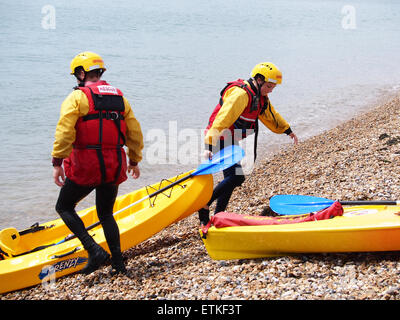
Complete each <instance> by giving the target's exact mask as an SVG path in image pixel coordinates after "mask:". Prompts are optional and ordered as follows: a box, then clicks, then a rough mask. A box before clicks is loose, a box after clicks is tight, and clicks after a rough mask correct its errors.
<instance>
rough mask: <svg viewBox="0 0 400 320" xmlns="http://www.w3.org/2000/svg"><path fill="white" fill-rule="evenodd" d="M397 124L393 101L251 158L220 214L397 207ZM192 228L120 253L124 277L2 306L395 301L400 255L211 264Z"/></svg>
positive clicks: (61, 283)
mask: <svg viewBox="0 0 400 320" xmlns="http://www.w3.org/2000/svg"><path fill="white" fill-rule="evenodd" d="M399 120H400V95H399V94H398V95H397V96H395V97H394V98H391V99H388V100H387V101H384V102H382V103H381V104H380V105H377V106H374V107H373V108H372V109H370V111H367V112H365V113H364V114H361V115H358V116H357V117H355V118H353V119H350V120H349V121H346V122H344V123H342V124H339V125H338V126H337V127H335V128H333V129H331V130H329V131H326V132H323V133H321V134H319V135H317V136H314V137H311V138H309V139H307V140H305V141H300V142H299V144H298V145H297V146H294V145H289V146H285V147H283V148H281V150H280V151H278V152H276V153H274V154H273V155H271V156H268V157H264V159H260V158H259V159H258V160H257V163H256V166H255V168H254V170H253V171H252V172H251V173H250V174H249V175H248V176H247V179H246V181H245V183H244V184H243V185H242V186H241V187H239V188H237V189H236V190H235V192H234V194H233V196H232V198H231V201H230V204H229V206H228V208H227V211H231V212H236V213H241V214H253V215H259V214H260V213H261V211H262V210H263V209H264V208H265V207H266V206H267V205H268V201H269V198H270V197H272V196H273V195H276V194H303V195H312V196H322V197H326V198H330V199H340V200H386V199H391V200H397V199H400V131H399V124H400V122H399ZM316 125H318V123H316ZM294 130H295V128H294ZM297 134H298V135H299V134H300V133H298V132H297ZM260 147H261V146H259V148H260ZM259 154H261V153H259ZM198 227H199V222H198V218H197V213H195V214H193V215H192V216H190V217H189V218H187V219H185V220H183V221H180V222H178V223H176V224H174V225H172V226H170V227H168V228H166V229H164V230H163V231H161V232H160V233H158V234H156V235H155V236H153V237H152V238H150V239H148V240H146V241H144V242H142V243H141V244H139V245H137V246H136V247H134V248H131V249H130V250H127V251H125V252H124V258H125V259H126V261H127V269H128V274H126V275H115V276H110V275H109V272H108V271H109V267H103V268H101V269H99V270H98V271H96V272H94V273H93V274H90V275H88V276H83V275H79V274H75V275H70V276H67V277H64V278H61V279H58V280H57V281H56V283H55V285H54V287H53V288H44V287H43V286H41V285H38V286H35V287H33V288H29V289H25V290H20V291H16V292H12V293H8V294H3V295H0V299H2V300H53V299H56V300H81V299H90V300H92V299H94V300H104V299H112V300H122V299H135V300H237V299H239V300H240V299H246V300H247V299H248V300H351V299H353V300H389V299H390V300H400V252H380V253H377V252H375V253H372V252H364V253H332V254H325V253H321V254H301V255H293V256H284V257H273V258H263V259H249V260H231V261H225V260H223V261H215V260H212V259H211V258H210V257H209V256H208V254H207V251H206V249H205V247H204V245H203V242H202V240H201V238H200V235H199V231H198Z"/></svg>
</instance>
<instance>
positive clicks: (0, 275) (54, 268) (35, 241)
mask: <svg viewBox="0 0 400 320" xmlns="http://www.w3.org/2000/svg"><path fill="white" fill-rule="evenodd" d="M188 174H190V172H188V173H184V174H182V175H179V176H176V177H173V178H170V179H168V180H163V181H161V182H159V183H156V184H154V185H151V186H147V187H144V188H142V189H139V190H137V191H133V192H131V193H128V194H125V195H122V196H119V197H118V198H117V200H116V202H115V206H114V213H115V212H117V211H121V212H119V213H118V214H115V219H116V221H117V223H118V226H119V230H120V234H121V249H122V250H127V249H129V248H131V247H133V246H135V245H137V244H139V243H141V242H143V241H144V240H146V239H148V238H150V237H151V236H153V235H154V234H156V233H158V232H159V231H161V230H162V229H164V228H166V227H167V226H169V225H170V224H172V223H174V222H177V221H179V220H181V219H183V218H185V217H187V216H189V215H191V214H192V213H194V212H196V211H197V210H198V209H200V208H201V207H203V206H204V205H205V204H206V203H207V202H208V201H209V199H210V198H211V194H212V189H213V178H212V175H211V174H208V175H197V176H193V177H191V178H190V179H187V180H185V181H184V182H182V183H180V184H177V185H175V186H173V187H171V188H169V189H167V190H165V191H163V192H162V193H160V194H157V195H156V196H154V197H150V198H148V199H146V200H144V201H139V203H137V204H136V205H134V206H132V207H129V208H128V209H126V210H122V209H123V208H126V207H127V206H129V205H130V204H132V203H135V202H138V200H140V199H143V198H145V197H146V196H148V195H149V194H152V193H153V192H154V191H156V190H159V189H161V188H163V187H165V186H167V185H169V184H171V183H173V182H174V181H177V180H178V179H181V178H182V177H184V176H187V175H188ZM78 214H79V216H80V217H81V218H82V220H83V221H84V223H85V226H86V227H88V226H90V225H92V224H93V223H96V222H97V221H98V219H97V213H96V209H95V207H94V206H93V207H91V208H88V209H85V210H82V211H80V212H78ZM89 233H90V234H91V235H92V236H93V237H94V239H95V241H96V242H97V243H99V244H100V245H101V246H102V247H103V248H104V249H106V250H107V251H109V249H108V246H107V243H106V240H105V237H104V233H103V230H102V228H101V225H99V226H97V227H95V228H93V229H91V230H90V231H89ZM69 234H70V231H69V229H68V228H67V227H66V226H65V224H64V223H63V221H62V220H61V219H57V220H54V221H50V222H47V223H44V224H42V225H39V226H34V227H32V228H31V229H27V230H24V231H20V232H19V231H17V230H15V228H8V229H4V230H2V231H0V249H1V251H0V252H1V253H0V255H1V256H2V258H3V260H0V293H5V292H9V291H14V290H18V289H21V288H26V287H30V286H33V285H36V284H40V283H45V282H46V281H47V282H48V281H49V279H50V280H51V278H53V279H54V277H56V278H59V277H62V276H64V275H67V274H71V273H74V272H76V271H79V270H80V269H82V268H83V266H84V265H85V263H86V261H87V252H86V251H85V250H84V249H83V248H82V245H81V243H80V241H79V240H78V239H76V238H74V239H71V240H68V241H64V239H65V237H66V236H68V235H69ZM58 242H62V243H60V244H57V243H58ZM41 247H45V248H44V249H41ZM46 247H47V248H46Z"/></svg>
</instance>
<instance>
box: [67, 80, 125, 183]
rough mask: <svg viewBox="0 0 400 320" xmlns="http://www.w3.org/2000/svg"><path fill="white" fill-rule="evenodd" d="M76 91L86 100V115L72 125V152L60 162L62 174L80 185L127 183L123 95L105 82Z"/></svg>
mask: <svg viewBox="0 0 400 320" xmlns="http://www.w3.org/2000/svg"><path fill="white" fill-rule="evenodd" d="M77 89H79V90H82V91H83V92H84V93H85V95H86V96H87V98H88V101H89V112H88V114H87V115H85V116H83V117H80V118H79V119H78V121H77V123H76V125H75V129H76V138H75V142H74V144H73V150H72V153H71V154H70V156H69V157H68V158H66V159H65V160H64V169H65V174H66V176H67V177H68V178H69V179H71V180H72V181H74V182H75V183H77V184H80V185H91V186H95V185H99V184H103V183H113V184H120V183H122V182H123V181H125V180H126V179H127V175H126V169H127V163H126V154H125V150H124V148H123V146H124V144H125V134H126V123H125V121H124V111H125V105H124V101H123V98H122V97H123V94H122V92H121V91H120V90H119V89H117V88H115V87H113V86H110V85H109V84H108V83H107V82H105V81H98V82H96V83H92V84H90V85H87V86H85V87H77Z"/></svg>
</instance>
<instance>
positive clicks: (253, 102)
mask: <svg viewBox="0 0 400 320" xmlns="http://www.w3.org/2000/svg"><path fill="white" fill-rule="evenodd" d="M248 82H249V84H250V87H249V86H248V85H247V84H246V83H245V82H244V80H243V79H238V80H236V81H232V82H228V84H227V85H226V86H225V88H223V89H222V91H221V98H220V100H219V103H218V104H217V106H216V107H215V109H214V111H213V113H212V114H211V116H210V119H209V121H208V126H207V128H206V130H205V134H207V131H208V130H209V129H210V128H211V126H212V124H213V122H214V120H215V118H216V117H217V114H218V112H219V110H220V109H221V107H222V105H223V102H224V101H223V99H224V95H225V92H226V91H227V90H228V89H230V88H232V87H235V86H236V87H240V88H242V89H244V90H245V91H246V92H247V95H248V97H249V102H248V104H247V106H246V108H245V109H244V111H243V112H242V114H241V115H240V116H239V118H238V119H237V120H236V121H235V122H234V124H233V125H232V126H231V127H230V128H228V129H229V131H230V133H231V137H234V138H235V139H236V140H240V139H244V138H246V137H247V136H248V135H250V134H252V133H254V132H256V131H257V129H258V123H257V119H258V116H259V115H260V113H261V112H262V110H263V108H262V106H263V105H264V97H262V96H261V97H260V96H259V95H258V94H257V93H256V90H257V89H256V88H255V87H254V85H253V84H252V83H251V80H249V81H248ZM235 129H240V130H241V135H239V137H238V136H237V134H236V135H234V132H235V131H234V130H235ZM220 139H222V140H223V139H224V135H221V137H220Z"/></svg>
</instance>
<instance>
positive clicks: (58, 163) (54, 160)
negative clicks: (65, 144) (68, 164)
mask: <svg viewBox="0 0 400 320" xmlns="http://www.w3.org/2000/svg"><path fill="white" fill-rule="evenodd" d="M63 160H64V159H62V158H54V157H53V158H52V160H51V163H52V164H53V167H61V165H62V163H63Z"/></svg>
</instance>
